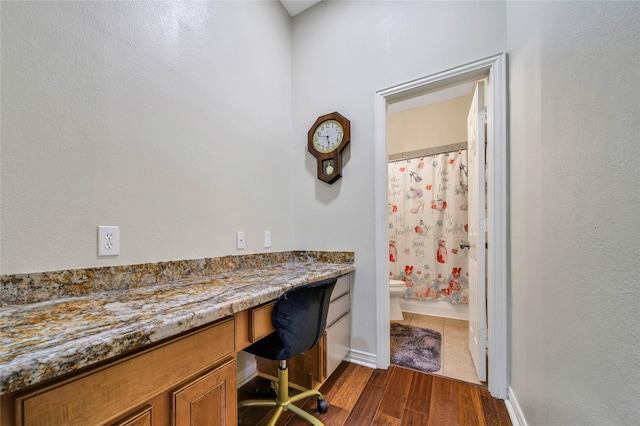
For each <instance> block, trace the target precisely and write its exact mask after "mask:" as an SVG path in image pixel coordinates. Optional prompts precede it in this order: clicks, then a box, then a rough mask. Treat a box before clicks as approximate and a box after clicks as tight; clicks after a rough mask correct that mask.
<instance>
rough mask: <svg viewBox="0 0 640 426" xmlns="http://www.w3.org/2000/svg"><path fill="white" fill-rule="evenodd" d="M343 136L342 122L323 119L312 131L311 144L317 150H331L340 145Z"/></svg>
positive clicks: (323, 151)
mask: <svg viewBox="0 0 640 426" xmlns="http://www.w3.org/2000/svg"><path fill="white" fill-rule="evenodd" d="M343 137H344V129H343V128H342V124H340V123H339V122H338V121H336V120H327V121H323V122H322V123H320V125H319V126H318V127H317V128H316V130H315V131H314V132H313V146H314V147H315V149H317V150H318V152H322V153H327V152H331V151H333V150H334V149H336V148H337V147H338V145H340V142H342V138H343Z"/></svg>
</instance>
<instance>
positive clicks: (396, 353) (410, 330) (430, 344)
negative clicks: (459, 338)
mask: <svg viewBox="0 0 640 426" xmlns="http://www.w3.org/2000/svg"><path fill="white" fill-rule="evenodd" d="M441 345H442V336H441V335H440V333H438V332H437V331H435V330H429V329H428V328H421V327H414V326H410V325H403V324H399V323H395V322H392V323H391V363H392V364H396V365H401V366H404V367H409V368H413V369H416V370H420V371H426V372H434V371H438V370H440V347H441Z"/></svg>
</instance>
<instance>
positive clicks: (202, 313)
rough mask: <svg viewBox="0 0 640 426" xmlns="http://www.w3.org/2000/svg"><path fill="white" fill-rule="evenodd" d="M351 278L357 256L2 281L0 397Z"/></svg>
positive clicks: (202, 262) (247, 259) (316, 255)
mask: <svg viewBox="0 0 640 426" xmlns="http://www.w3.org/2000/svg"><path fill="white" fill-rule="evenodd" d="M175 265H178V268H175V267H174V266H175ZM176 269H177V270H176ZM353 270H354V265H353V253H347V252H339V253H338V252H332V253H326V252H286V253H274V254H268V255H247V256H227V257H224V258H215V259H199V260H194V261H180V262H163V263H157V264H153V265H132V266H130V267H127V266H122V267H115V268H95V269H92V270H75V271H59V272H48V273H39V274H24V275H19V276H18V275H12V276H7V275H5V276H2V277H0V278H1V280H0V284H1V285H2V304H3V306H2V311H1V312H0V393H1V394H4V393H8V392H14V391H18V390H20V389H24V388H26V387H28V386H32V385H35V384H38V383H41V382H43V381H46V380H49V379H52V378H56V377H59V376H62V375H64V374H67V373H70V372H73V371H76V370H78V369H80V368H83V367H87V366H90V365H92V364H95V363H97V362H100V361H104V360H107V359H109V358H112V357H114V356H117V355H121V354H123V353H126V352H129V351H131V350H135V349H139V348H142V347H144V346H147V345H149V344H152V343H155V342H158V341H161V340H163V339H165V338H168V337H171V336H175V335H178V334H180V333H183V332H186V331H189V330H191V329H193V328H195V327H199V326H202V325H205V324H208V323H210V322H213V321H215V320H218V319H220V318H223V317H226V316H229V315H232V314H234V313H236V312H239V311H242V310H245V309H248V308H251V307H253V306H257V305H259V304H261V303H265V302H268V301H270V300H273V299H275V298H277V297H278V296H279V295H280V294H282V292H284V291H285V290H287V289H289V288H292V287H296V286H299V285H302V284H305V283H308V282H313V281H317V280H320V279H324V278H330V277H337V276H340V275H343V274H346V273H349V272H352V271H353ZM140 271H146V273H141V272H140ZM123 276H126V277H128V279H126V278H123ZM52 277H56V278H55V279H54V278H52ZM79 277H80V278H79ZM82 277H84V279H83V278H82ZM96 277H100V278H99V279H96ZM150 277H151V278H150ZM167 277H170V278H167ZM109 283H111V284H109ZM30 289H31V290H32V291H30ZM34 300H35V301H34Z"/></svg>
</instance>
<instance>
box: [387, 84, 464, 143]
mask: <svg viewBox="0 0 640 426" xmlns="http://www.w3.org/2000/svg"><path fill="white" fill-rule="evenodd" d="M471 98H472V95H468V96H459V97H456V98H453V99H448V100H446V101H441V102H436V103H432V104H428V105H423V106H421V107H417V108H411V109H406V110H404V111H400V112H395V113H392V114H389V115H388V117H387V143H388V152H387V153H388V154H389V155H393V154H399V153H403V152H409V151H416V150H420V149H424V148H432V147H437V146H442V145H450V144H454V143H460V142H466V141H467V115H468V113H469V105H471Z"/></svg>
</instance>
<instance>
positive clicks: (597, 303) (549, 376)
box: [507, 2, 640, 425]
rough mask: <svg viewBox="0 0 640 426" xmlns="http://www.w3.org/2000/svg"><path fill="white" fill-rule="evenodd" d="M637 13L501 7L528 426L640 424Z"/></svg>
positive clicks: (515, 371) (515, 360)
mask: <svg viewBox="0 0 640 426" xmlns="http://www.w3.org/2000/svg"><path fill="white" fill-rule="evenodd" d="M638 22H640V3H638V2H629V3H623V2H532V3H531V2H513V3H511V2H510V3H507V24H508V25H507V27H508V29H509V31H508V43H509V50H508V53H509V62H510V66H509V74H510V84H509V88H510V100H511V101H510V104H511V108H510V113H511V116H510V126H511V135H510V139H511V140H510V145H511V159H510V162H511V166H510V168H511V177H510V181H511V182H510V184H511V259H512V271H511V280H512V289H511V305H512V306H511V344H510V347H511V387H512V390H513V393H514V394H515V395H516V399H517V401H518V404H519V405H520V407H521V409H522V413H523V414H524V417H525V418H526V421H527V422H528V424H530V425H587V424H593V425H603V424H611V425H614V424H615V425H630V424H638V423H639V422H640V406H639V405H638V401H639V400H640V352H639V351H640V349H639V348H640V327H639V326H638V324H640V315H639V314H638V313H639V312H640V310H639V309H638V306H639V305H640V304H639V303H638V302H639V297H638V293H639V290H640V289H639V288H638V259H639V257H640V252H639V250H638V241H640V235H639V231H638V230H639V229H640V220H639V219H638V218H639V217H640V215H639V214H638V211H639V209H640V197H639V191H638V183H639V182H640V174H639V171H638V165H639V164H640V155H639V153H640V149H639V147H638V134H640V125H639V117H640V79H639V78H638V70H640V46H639V40H640V29H639V28H640V27H638Z"/></svg>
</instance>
